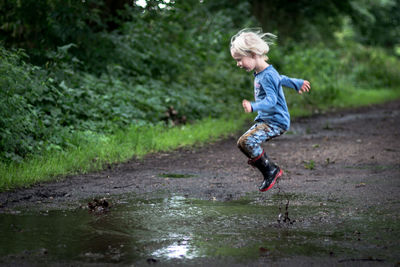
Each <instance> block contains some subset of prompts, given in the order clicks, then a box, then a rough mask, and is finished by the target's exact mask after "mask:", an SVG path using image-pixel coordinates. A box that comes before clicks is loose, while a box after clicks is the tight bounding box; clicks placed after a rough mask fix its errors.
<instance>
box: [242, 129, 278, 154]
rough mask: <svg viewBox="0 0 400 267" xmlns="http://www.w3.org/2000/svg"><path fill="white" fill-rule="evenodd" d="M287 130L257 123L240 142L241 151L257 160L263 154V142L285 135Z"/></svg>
mask: <svg viewBox="0 0 400 267" xmlns="http://www.w3.org/2000/svg"><path fill="white" fill-rule="evenodd" d="M284 132H285V130H283V129H282V128H280V127H278V126H274V125H268V124H267V123H265V122H257V123H256V124H254V125H253V126H252V127H251V128H250V129H249V130H248V131H247V132H245V133H244V134H243V135H242V136H241V137H240V138H239V140H238V142H237V145H238V147H239V149H240V150H241V151H242V152H243V153H244V154H245V155H246V156H247V157H248V158H250V159H254V158H257V157H258V156H260V155H261V154H262V153H263V149H262V147H261V143H262V142H266V141H268V140H270V139H272V138H274V137H277V136H279V135H281V134H283V133H284Z"/></svg>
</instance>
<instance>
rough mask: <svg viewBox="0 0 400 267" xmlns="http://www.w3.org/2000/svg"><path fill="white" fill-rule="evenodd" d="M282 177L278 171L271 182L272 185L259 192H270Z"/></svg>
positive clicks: (281, 173) (281, 172)
mask: <svg viewBox="0 0 400 267" xmlns="http://www.w3.org/2000/svg"><path fill="white" fill-rule="evenodd" d="M282 175H283V171H282V170H279V172H278V174H277V175H276V176H275V178H274V180H273V181H272V183H271V184H270V185H269V186H268V187H267V188H266V189H263V190H260V192H265V191H268V190H270V189H271V188H272V187H273V186H274V184H275V182H276V180H278V178H279V177H281V176H282Z"/></svg>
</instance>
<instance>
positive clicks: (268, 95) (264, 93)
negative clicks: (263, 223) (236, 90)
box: [231, 29, 311, 191]
mask: <svg viewBox="0 0 400 267" xmlns="http://www.w3.org/2000/svg"><path fill="white" fill-rule="evenodd" d="M268 37H269V38H271V37H272V38H275V36H274V35H273V34H269V33H262V32H260V31H257V32H253V31H250V30H246V29H244V30H242V31H240V32H238V33H237V34H236V35H234V36H233V37H232V39H231V55H232V57H233V59H234V60H236V62H237V66H238V67H240V68H242V69H245V70H246V71H248V72H250V71H254V76H255V78H254V97H255V101H254V102H250V101H248V100H246V99H244V100H243V101H242V105H243V108H244V111H245V112H257V113H258V115H257V117H256V118H255V122H256V123H255V124H254V125H253V126H252V127H251V128H250V129H249V130H248V131H247V132H246V133H245V134H243V135H242V136H241V137H240V138H239V140H238V143H237V144H238V147H239V149H240V150H241V151H242V152H243V153H244V154H245V155H246V156H247V157H248V158H249V161H248V163H249V164H251V165H253V166H254V167H257V169H259V170H260V172H261V173H262V174H263V176H264V181H263V182H262V184H261V186H260V187H259V190H260V191H267V190H269V189H271V188H272V186H273V185H274V184H275V182H276V180H277V179H278V178H279V177H281V176H282V174H283V171H282V170H281V169H280V168H279V167H278V166H277V165H276V164H274V163H273V162H272V161H271V160H270V159H269V158H268V156H267V154H266V153H265V152H264V150H263V149H262V148H261V146H260V145H261V143H262V142H266V141H268V140H270V139H272V138H274V137H277V136H279V135H281V134H283V133H284V132H286V131H287V130H288V129H289V126H290V115H289V111H288V107H287V104H286V100H285V96H284V94H283V90H282V85H283V86H286V87H290V88H293V89H295V90H296V91H297V92H299V93H300V94H302V93H303V92H308V91H309V90H310V88H311V87H310V82H308V81H305V80H301V79H293V78H289V77H286V76H284V75H279V73H278V72H277V71H276V70H275V68H274V67H273V66H272V65H270V64H268V63H267V60H268V57H267V53H268V51H269V44H268V41H266V40H265V39H266V38H268Z"/></svg>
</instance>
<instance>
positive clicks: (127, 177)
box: [0, 101, 400, 235]
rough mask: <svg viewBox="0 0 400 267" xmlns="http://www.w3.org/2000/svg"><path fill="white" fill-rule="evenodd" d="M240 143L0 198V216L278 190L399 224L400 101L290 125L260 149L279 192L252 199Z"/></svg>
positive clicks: (257, 178) (254, 179) (256, 176)
mask: <svg viewBox="0 0 400 267" xmlns="http://www.w3.org/2000/svg"><path fill="white" fill-rule="evenodd" d="M249 126H250V125H249ZM246 130H247V128H243V132H245V131H246ZM240 135H241V133H238V134H236V135H234V136H231V137H230V138H227V139H225V140H220V141H218V142H215V143H212V144H209V145H206V146H202V147H195V148H188V149H179V150H177V151H173V152H170V153H159V154H153V155H148V156H146V157H145V158H144V159H141V160H139V159H132V160H130V161H129V162H126V163H123V164H116V165H113V166H110V168H108V169H107V170H104V171H101V172H96V173H90V174H83V175H76V176H70V177H65V178H63V179H61V180H60V181H56V182H47V183H40V184H37V185H35V186H33V187H31V188H27V189H19V190H15V191H10V192H3V193H0V203H1V204H0V213H9V212H12V211H13V210H14V209H16V208H18V209H21V208H30V207H32V206H35V208H37V207H39V208H42V209H49V208H54V207H57V208H68V207H76V206H78V205H81V204H82V202H83V201H84V200H85V199H93V198H95V197H96V198H103V197H106V198H107V197H108V196H114V195H120V194H124V193H134V194H138V195H141V194H147V195H148V194H151V193H154V194H156V193H157V194H159V193H160V192H164V193H167V194H171V193H172V194H178V195H182V196H186V197H188V198H200V199H205V200H218V201H231V200H236V199H239V198H241V197H243V196H245V195H246V194H248V193H254V194H259V199H261V200H262V199H268V198H270V197H271V196H272V195H273V194H274V193H277V192H278V190H282V191H284V192H285V193H293V194H304V195H307V196H311V197H316V198H318V199H322V200H324V199H325V200H339V201H341V203H346V201H350V200H351V202H349V203H351V206H349V207H343V209H346V210H367V209H369V208H371V207H375V208H378V209H379V208H384V209H385V210H386V211H387V212H391V213H392V214H393V215H394V216H395V217H396V216H398V214H399V211H400V201H399V195H400V194H399V193H400V141H399V140H400V101H394V102H391V103H387V104H384V105H375V106H369V107H363V108H358V109H351V110H345V111H337V112H331V113H328V114H321V115H317V116H313V117H308V118H301V119H296V120H294V121H293V122H292V127H291V130H290V131H289V132H288V133H286V134H285V135H283V136H281V137H279V138H276V139H274V140H272V141H270V142H268V143H267V144H264V148H265V150H266V152H267V153H268V154H269V155H270V157H271V158H272V159H273V160H274V161H275V162H276V163H277V164H279V165H280V166H281V168H282V169H283V170H284V175H283V177H282V178H281V179H280V180H279V184H278V185H277V186H275V187H274V188H273V189H272V190H270V191H268V192H265V193H258V191H257V187H258V185H259V184H260V183H261V181H262V178H261V175H260V173H259V172H258V171H257V170H256V169H254V168H253V167H251V166H249V165H248V164H247V159H246V158H245V156H244V155H243V154H242V153H241V152H240V151H239V149H238V148H237V146H236V140H237V139H238V138H239V136H240ZM322 204H323V203H322ZM395 234H397V235H398V234H399V233H395Z"/></svg>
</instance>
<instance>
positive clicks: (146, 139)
mask: <svg viewBox="0 0 400 267" xmlns="http://www.w3.org/2000/svg"><path fill="white" fill-rule="evenodd" d="M248 119H249V116H248V115H245V114H242V115H238V116H232V118H229V119H225V118H221V119H210V118H207V119H203V120H201V121H199V122H197V123H195V124H191V125H185V126H179V127H172V128H171V127H167V126H161V125H156V126H143V127H138V126H132V127H130V128H129V129H127V130H126V131H120V132H118V133H116V134H114V135H110V136H104V135H96V134H94V133H91V135H92V137H91V138H90V139H89V140H88V141H85V142H83V143H82V144H80V146H79V147H77V148H74V149H70V150H68V151H65V152H51V153H48V154H46V155H43V156H41V157H34V158H31V159H27V160H25V161H24V162H23V163H20V164H18V163H12V164H8V165H7V164H4V163H3V164H0V177H1V179H0V191H5V190H9V189H13V188H17V187H23V186H29V185H32V184H34V183H37V182H40V181H47V180H54V179H60V178H63V177H64V176H66V175H70V174H77V173H87V172H90V171H95V170H100V169H102V168H104V167H105V166H107V164H111V163H115V162H125V161H127V160H129V159H131V158H132V157H138V158H140V157H143V156H144V155H146V154H149V153H153V152H160V151H168V150H172V149H176V148H179V147H186V146H194V145H198V144H203V143H206V142H212V141H215V140H217V139H218V138H224V137H227V136H228V135H229V134H232V133H234V132H237V131H238V130H239V129H242V128H243V124H244V122H245V121H246V120H248Z"/></svg>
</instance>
